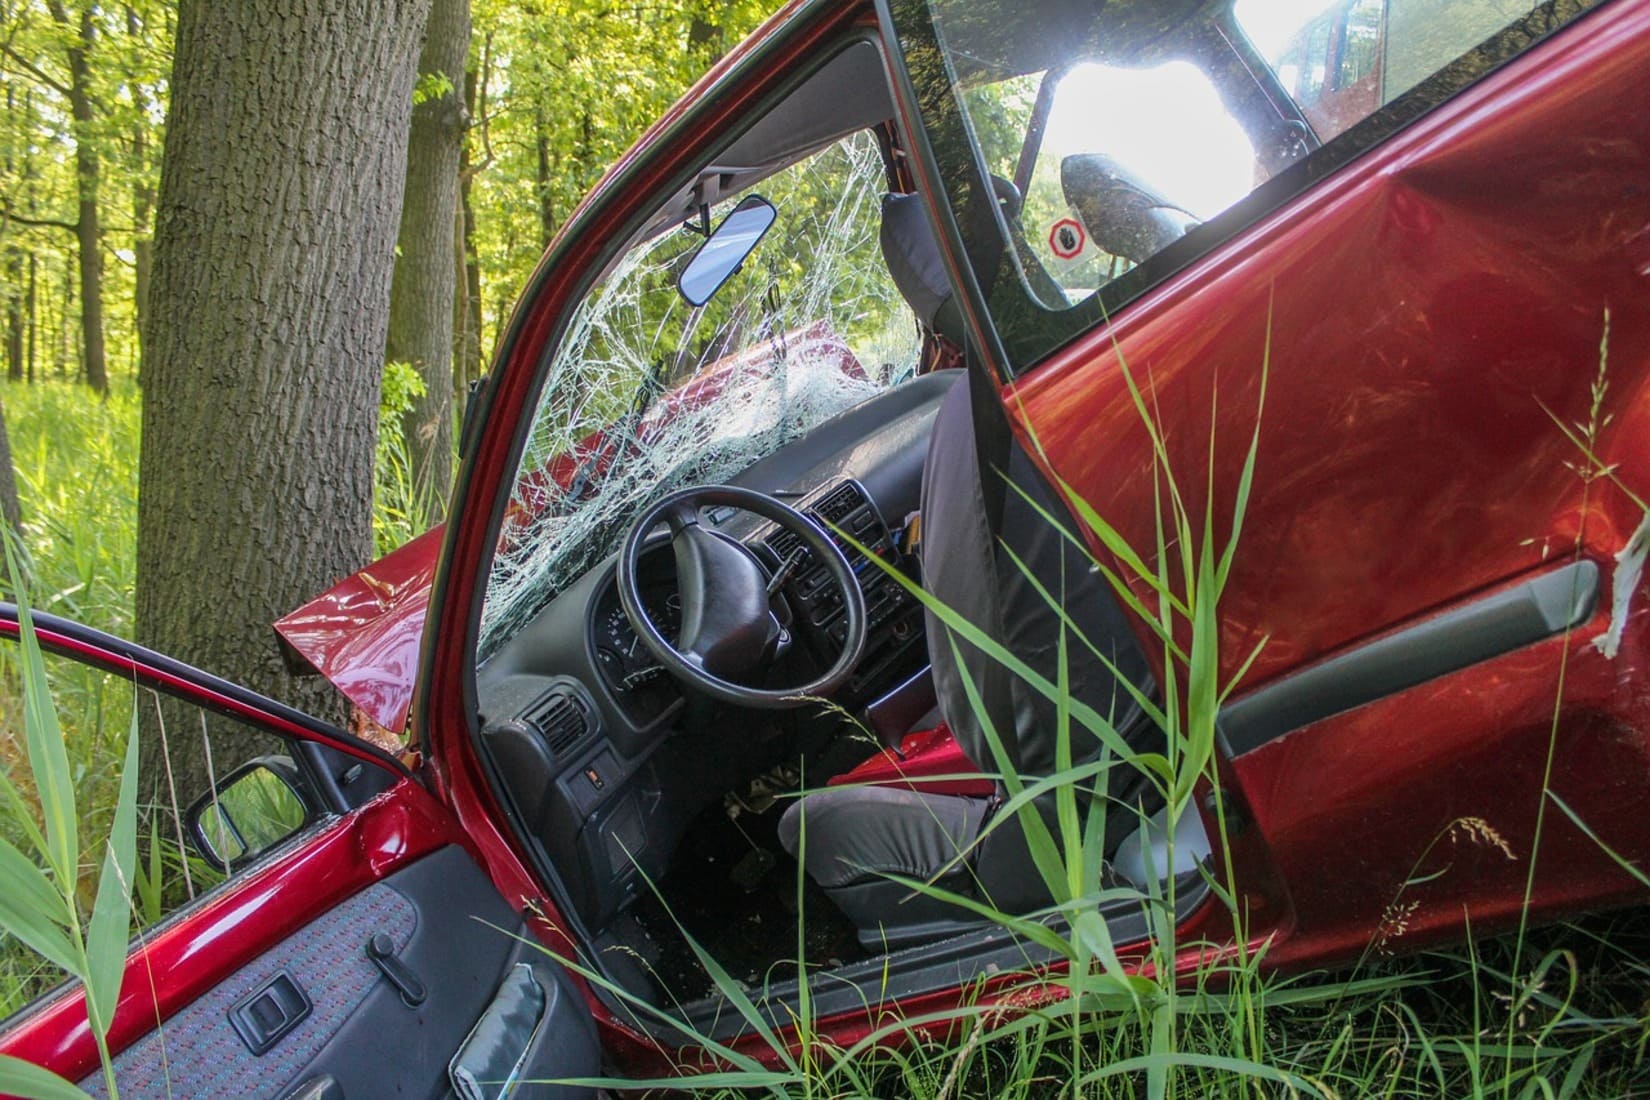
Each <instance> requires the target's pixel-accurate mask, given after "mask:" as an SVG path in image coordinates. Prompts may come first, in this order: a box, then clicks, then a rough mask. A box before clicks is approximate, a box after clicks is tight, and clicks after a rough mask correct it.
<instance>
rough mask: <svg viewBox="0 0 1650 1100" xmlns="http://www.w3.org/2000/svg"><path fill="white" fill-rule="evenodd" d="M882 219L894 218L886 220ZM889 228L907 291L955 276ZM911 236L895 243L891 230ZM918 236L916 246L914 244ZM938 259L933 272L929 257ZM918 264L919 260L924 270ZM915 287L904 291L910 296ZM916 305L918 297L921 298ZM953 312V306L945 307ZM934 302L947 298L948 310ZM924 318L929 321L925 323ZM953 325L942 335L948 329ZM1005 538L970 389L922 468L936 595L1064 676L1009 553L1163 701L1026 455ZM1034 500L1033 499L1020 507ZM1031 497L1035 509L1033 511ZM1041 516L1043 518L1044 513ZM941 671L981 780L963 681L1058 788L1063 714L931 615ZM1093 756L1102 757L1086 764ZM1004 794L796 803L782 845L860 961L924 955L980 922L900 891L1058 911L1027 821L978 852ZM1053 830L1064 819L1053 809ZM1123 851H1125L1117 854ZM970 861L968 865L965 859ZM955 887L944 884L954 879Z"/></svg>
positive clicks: (910, 231) (933, 437) (979, 744)
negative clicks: (848, 923)
mask: <svg viewBox="0 0 1650 1100" xmlns="http://www.w3.org/2000/svg"><path fill="white" fill-rule="evenodd" d="M884 209H885V215H886V212H887V210H888V207H887V206H886V205H885V208H884ZM917 213H918V214H919V216H918V217H916V218H911V217H902V218H899V219H893V220H891V219H888V218H887V217H886V216H885V220H884V223H883V246H884V251H885V253H891V252H892V251H893V250H897V251H898V253H899V254H900V255H901V256H903V257H905V258H906V259H905V262H904V263H903V264H896V263H895V262H894V260H893V257H892V255H890V267H891V268H893V269H894V270H895V272H896V275H897V274H898V272H899V271H900V268H901V267H902V266H903V267H904V268H905V270H906V271H907V272H909V271H911V270H913V269H916V270H927V271H930V272H931V271H934V270H943V268H940V267H938V259H937V256H938V244H937V243H936V242H935V241H934V239H933V235H932V232H931V230H929V228H928V223H927V220H926V218H925V217H921V216H920V211H917ZM896 224H897V226H898V228H897V230H896V231H895V232H897V234H898V236H897V237H896V238H895V239H894V240H893V241H890V237H891V236H895V233H893V232H891V231H890V227H891V226H894V225H896ZM914 234H915V235H914ZM925 250H929V251H931V252H932V254H933V257H934V258H933V260H932V262H931V263H930V262H928V261H926V260H924V259H922V257H924V256H925V254H926V253H925ZM911 257H917V259H916V261H914V262H913V261H912V260H911V259H910V258H911ZM901 281H902V283H903V280H901ZM925 286H926V288H927V291H926V297H925V298H923V299H921V302H922V305H920V306H919V304H918V301H913V302H912V305H913V307H914V308H917V309H918V313H919V315H920V316H923V319H924V320H925V321H928V322H929V323H930V324H932V323H933V320H934V319H935V318H936V316H937V317H940V318H943V317H944V314H945V308H944V307H945V304H946V303H945V302H944V301H943V296H942V295H941V294H939V293H937V292H936V288H935V287H934V285H933V283H932V281H925ZM908 296H909V295H908ZM944 296H948V293H947V294H946V295H944ZM936 298H941V299H942V300H941V301H939V303H938V306H937V307H936V302H935V300H936ZM924 306H926V307H927V308H923V307H924ZM942 323H943V321H942ZM1006 473H1007V476H1008V480H1009V482H1010V486H1009V487H1008V488H1007V491H1006V493H1005V500H1004V505H1003V519H1002V525H1001V533H1000V536H999V535H998V534H997V533H994V532H993V531H991V530H990V527H989V523H988V520H987V514H988V513H987V510H986V504H985V493H984V491H983V487H982V485H981V482H980V463H979V461H978V459H977V450H976V438H975V430H974V416H973V409H972V407H971V396H970V386H969V383H968V380H967V379H966V378H964V379H959V380H958V382H957V384H956V385H954V386H952V387H951V390H950V392H949V393H948V394H947V396H946V397H945V398H944V400H943V401H942V403H941V406H940V409H939V412H938V414H937V416H936V417H935V420H934V425H933V429H932V432H931V434H930V437H929V446H928V456H927V460H926V463H925V465H924V468H923V481H922V497H921V506H922V516H923V537H922V543H921V547H920V553H921V558H922V570H923V583H924V586H925V587H926V588H927V589H928V590H929V591H930V592H931V593H933V594H934V595H935V596H936V597H937V598H938V599H939V600H940V601H941V602H942V603H944V604H946V605H947V606H949V607H950V608H952V609H953V610H955V611H956V612H958V613H959V614H961V615H962V616H963V617H964V618H966V619H967V620H968V621H969V622H971V623H974V624H976V625H977V626H979V627H981V628H982V629H984V630H986V631H987V632H989V633H990V635H991V636H992V637H993V638H994V639H995V640H996V641H997V642H998V643H1000V644H1002V645H1003V646H1005V647H1006V648H1007V649H1008V650H1009V651H1011V652H1013V653H1015V654H1016V655H1017V656H1019V657H1020V658H1021V659H1022V660H1024V661H1026V662H1027V663H1028V664H1029V665H1030V666H1031V667H1032V668H1034V669H1036V670H1037V671H1038V672H1039V673H1040V674H1041V675H1043V676H1045V677H1047V678H1048V679H1049V680H1051V681H1052V680H1055V679H1056V677H1057V672H1058V645H1059V635H1060V629H1061V619H1060V616H1059V614H1058V612H1057V611H1056V609H1055V608H1054V607H1052V606H1050V605H1049V603H1048V602H1047V601H1045V600H1044V598H1043V597H1042V595H1041V594H1040V593H1039V592H1038V590H1037V586H1036V585H1034V584H1033V583H1032V581H1031V580H1030V579H1028V577H1027V576H1026V575H1025V573H1024V572H1022V571H1021V569H1020V567H1019V566H1017V565H1016V564H1015V563H1014V560H1013V558H1012V557H1010V556H1009V555H1010V551H1011V552H1012V554H1013V555H1014V556H1017V557H1018V558H1019V559H1020V561H1021V562H1023V563H1024V564H1025V566H1026V569H1027V570H1029V572H1030V573H1031V575H1032V576H1033V577H1035V578H1036V580H1037V582H1038V583H1040V584H1041V585H1042V586H1043V587H1045V588H1046V589H1047V590H1048V591H1049V592H1051V593H1056V594H1058V593H1062V592H1063V593H1064V600H1063V602H1064V606H1065V609H1066V612H1067V613H1068V614H1069V615H1070V616H1071V619H1072V621H1074V622H1076V623H1078V624H1080V625H1081V626H1082V628H1083V630H1084V632H1085V634H1086V635H1087V637H1088V639H1089V640H1090V642H1091V643H1093V645H1094V646H1095V647H1096V648H1099V649H1101V650H1102V651H1103V652H1106V654H1107V656H1108V657H1109V659H1110V660H1111V661H1112V663H1113V665H1114V666H1115V667H1116V668H1117V670H1118V671H1119V672H1120V673H1121V674H1122V676H1123V677H1125V678H1126V679H1127V680H1128V681H1129V682H1130V683H1132V684H1133V686H1134V687H1135V688H1136V689H1138V690H1139V691H1140V692H1141V693H1142V694H1144V695H1147V696H1149V695H1151V694H1152V692H1153V691H1154V684H1153V681H1152V677H1151V673H1150V670H1149V667H1148V666H1147V664H1146V661H1145V657H1144V655H1143V654H1142V653H1141V652H1140V649H1139V646H1138V645H1137V643H1136V641H1135V638H1134V635H1133V633H1132V631H1131V630H1130V628H1129V625H1128V622H1127V620H1126V619H1125V618H1124V616H1123V614H1122V611H1121V609H1120V608H1119V607H1118V605H1117V603H1116V600H1115V599H1114V597H1113V594H1112V592H1111V590H1110V588H1109V586H1108V584H1107V582H1106V581H1105V579H1104V578H1103V577H1102V576H1101V575H1100V574H1099V573H1097V572H1095V571H1093V570H1092V569H1091V567H1090V564H1089V562H1088V560H1087V558H1086V556H1085V555H1084V554H1083V553H1082V552H1081V551H1079V550H1077V549H1076V548H1075V547H1074V546H1073V545H1072V543H1071V541H1070V539H1069V538H1068V535H1067V533H1065V532H1062V530H1060V529H1059V528H1056V527H1055V526H1053V525H1052V524H1051V523H1049V522H1048V520H1047V519H1045V518H1044V515H1042V514H1039V511H1038V509H1039V508H1041V509H1042V511H1043V512H1044V513H1046V514H1047V515H1050V516H1055V517H1062V518H1063V517H1065V516H1066V514H1067V513H1066V509H1065V507H1064V505H1063V504H1061V503H1060V502H1059V501H1058V500H1057V498H1056V497H1055V495H1054V493H1053V492H1052V491H1051V490H1050V489H1049V487H1048V486H1047V485H1046V484H1045V483H1044V481H1043V479H1042V478H1041V476H1040V475H1039V474H1038V473H1037V471H1036V470H1035V468H1034V467H1033V465H1032V463H1031V461H1030V459H1029V458H1028V457H1027V456H1026V455H1025V453H1024V452H1023V451H1022V450H1020V448H1019V447H1018V446H1013V447H1012V448H1011V451H1010V454H1009V458H1008V462H1007V471H1006ZM1022 494H1024V495H1022ZM1028 497H1029V500H1028V499H1027V498H1028ZM1032 502H1035V506H1034V504H1033V503H1032ZM926 626H927V636H928V652H929V659H930V662H931V664H932V667H933V680H934V688H935V694H936V696H937V699H938V703H939V711H940V714H941V716H942V717H943V718H944V719H945V722H946V724H947V725H948V726H949V727H950V728H951V731H952V734H953V736H955V737H956V739H957V742H958V744H959V746H960V747H961V748H962V749H963V751H964V752H965V753H966V754H967V755H968V757H969V759H970V760H971V761H973V762H974V763H975V765H976V766H979V767H981V769H982V770H987V771H993V772H994V771H996V770H997V769H996V768H995V767H994V766H993V761H994V759H995V758H994V756H993V754H992V752H991V750H990V746H989V742H988V740H987V738H986V734H985V732H984V729H983V728H982V726H981V723H980V721H979V719H978V717H977V716H976V713H975V710H974V708H973V706H972V705H971V704H970V702H969V699H968V693H967V690H966V688H965V686H964V675H963V670H964V669H965V668H966V670H967V678H968V680H970V681H971V682H972V683H973V685H974V686H975V688H976V690H977V691H978V694H979V697H980V701H981V704H982V709H983V711H984V712H985V714H986V715H987V716H988V717H989V719H990V722H991V727H992V728H993V729H995V730H997V731H998V733H999V736H1000V739H1001V740H1002V741H1003V742H1004V747H1005V749H1006V750H1007V754H1008V757H1009V759H1010V760H1011V761H1012V762H1013V764H1014V766H1015V768H1016V769H1017V771H1018V772H1019V774H1021V775H1022V776H1036V775H1048V774H1051V773H1053V772H1054V771H1056V770H1057V767H1056V759H1055V753H1056V745H1055V739H1056V730H1057V712H1056V708H1055V705H1054V704H1053V703H1052V702H1050V701H1048V700H1047V699H1045V698H1043V697H1042V696H1041V695H1040V694H1038V693H1037V692H1036V691H1035V690H1034V689H1032V688H1030V687H1029V686H1027V685H1026V684H1024V683H1022V682H1020V681H1019V680H1018V678H1016V677H1015V676H1013V675H1012V674H1010V673H1009V672H1008V671H1007V670H1006V669H1004V668H1002V667H1001V666H1000V665H999V664H998V663H997V662H996V661H995V660H993V659H992V658H990V657H988V656H986V655H985V654H984V653H982V652H980V651H979V650H977V649H975V648H974V647H973V646H971V645H969V644H968V643H966V642H964V641H963V640H962V639H961V638H959V637H956V636H954V635H953V634H952V632H951V631H950V630H949V628H947V627H946V626H945V624H944V623H943V622H942V621H941V620H940V619H939V618H938V617H937V616H935V615H934V614H933V613H929V615H928V617H927V624H926ZM1067 664H1068V674H1069V677H1070V684H1071V691H1072V695H1073V697H1074V698H1077V699H1080V700H1081V701H1082V702H1084V703H1086V704H1088V705H1089V706H1091V707H1093V708H1094V709H1095V710H1096V711H1097V712H1098V713H1100V714H1102V715H1108V716H1110V717H1111V720H1112V724H1113V726H1114V727H1115V728H1116V729H1118V730H1119V731H1122V732H1124V733H1125V735H1126V736H1129V735H1130V731H1133V733H1132V737H1131V739H1135V738H1149V737H1153V736H1156V737H1160V736H1161V734H1158V733H1157V732H1156V730H1155V728H1153V727H1151V726H1150V723H1149V722H1143V721H1142V720H1141V719H1142V716H1141V712H1140V708H1139V706H1138V705H1137V704H1136V703H1135V702H1134V699H1133V697H1132V696H1131V694H1130V693H1129V691H1128V690H1127V689H1126V688H1125V686H1124V685H1123V684H1122V683H1120V682H1119V681H1118V680H1117V679H1116V678H1115V677H1114V676H1113V675H1112V673H1111V672H1110V671H1109V670H1108V669H1107V668H1106V667H1105V665H1104V664H1102V663H1101V661H1100V660H1099V659H1098V658H1097V657H1096V656H1095V655H1094V654H1093V653H1092V652H1090V651H1089V650H1088V648H1087V647H1085V646H1084V645H1082V644H1081V643H1080V642H1076V641H1075V640H1073V641H1071V643H1070V644H1069V646H1068V653H1067ZM1072 737H1073V739H1074V745H1073V755H1074V756H1075V757H1076V758H1077V759H1078V760H1082V759H1085V758H1088V757H1091V756H1094V755H1097V753H1098V749H1099V746H1098V743H1097V742H1094V741H1093V740H1092V739H1091V738H1090V736H1089V734H1087V733H1086V732H1085V731H1083V730H1082V729H1081V728H1080V727H1077V726H1075V725H1074V726H1073V731H1072ZM1090 749H1092V750H1093V751H1086V750H1090ZM1134 778H1135V777H1134V775H1133V773H1132V772H1131V771H1130V769H1127V768H1118V769H1115V770H1114V772H1113V777H1112V779H1111V781H1110V783H1111V789H1110V791H1109V793H1110V794H1111V795H1112V796H1113V797H1114V798H1118V799H1123V798H1127V797H1128V796H1129V795H1130V794H1131V793H1133V786H1134V783H1133V779H1134ZM1002 796H1003V791H1002V788H1001V785H1000V784H999V788H998V791H997V794H996V795H995V796H993V797H989V798H981V797H968V796H962V795H944V794H931V793H926V792H921V791H915V790H909V789H906V788H903V787H840V788H831V789H827V790H822V791H818V792H816V793H813V794H809V795H807V796H805V797H803V798H801V799H799V800H797V802H795V803H794V804H793V805H792V806H791V807H790V808H789V809H788V810H787V811H786V812H785V814H784V816H783V818H782V819H781V821H780V825H779V836H780V841H781V842H782V843H783V844H784V846H785V849H786V850H787V851H788V852H790V853H791V855H792V856H793V857H796V858H797V859H798V860H799V861H800V862H801V863H802V865H803V866H804V868H805V869H806V870H807V872H808V874H809V875H810V876H811V877H812V878H813V879H814V881H815V882H816V883H818V884H819V885H820V887H821V888H823V889H824V890H825V892H826V894H827V895H828V896H829V897H830V898H831V900H832V901H833V902H834V903H835V904H836V905H837V907H838V908H839V909H841V910H842V911H843V913H844V914H846V915H847V916H848V917H849V918H850V919H851V920H852V921H853V922H854V925H855V928H856V929H857V932H858V937H859V940H860V942H861V944H862V945H863V946H865V947H866V948H868V949H872V950H881V949H893V948H898V947H902V946H906V945H909V944H914V943H920V942H924V941H928V940H932V939H936V938H940V937H942V936H944V935H947V934H951V933H954V932H956V931H959V930H960V929H961V928H963V927H966V926H968V925H970V924H977V923H978V922H979V917H978V916H976V915H975V914H973V913H972V912H969V911H967V910H965V909H962V908H959V907H957V906H955V905H952V904H950V903H948V902H944V901H941V900H938V899H935V898H932V897H929V896H928V895H925V894H920V893H917V892H916V891H913V890H911V889H909V888H908V887H906V886H904V885H901V884H900V883H898V882H895V881H893V880H892V879H891V878H889V877H888V876H890V875H900V876H904V877H908V878H914V879H924V880H934V881H935V882H936V885H938V886H941V887H943V888H944V889H946V890H949V891H952V892H954V893H957V894H961V895H964V896H967V897H970V898H973V899H976V900H978V901H981V902H985V903H987V904H989V905H991V906H992V907H994V908H995V909H997V910H998V911H1000V912H1005V913H1014V914H1024V913H1027V912H1030V911H1032V910H1035V909H1038V908H1041V907H1043V906H1046V905H1048V904H1049V903H1050V897H1049V894H1048V890H1047V888H1046V886H1045V885H1044V883H1043V880H1042V876H1041V875H1040V874H1039V873H1038V871H1037V868H1036V866H1035V864H1034V863H1033V861H1032V859H1031V856H1030V852H1029V850H1028V848H1027V845H1026V840H1025V836H1024V833H1023V831H1022V829H1021V827H1020V824H1019V822H1018V821H1017V820H1006V821H1004V822H1002V823H1001V824H1000V825H999V826H998V827H997V828H995V829H993V830H992V831H991V832H990V833H988V834H986V835H985V836H984V839H983V840H982V839H981V835H982V833H984V832H985V829H986V827H987V825H988V824H990V823H991V822H992V821H993V820H994V818H995V817H996V815H997V813H998V810H999V806H1000V804H1001V801H1002ZM1039 809H1040V810H1043V811H1044V816H1045V817H1046V818H1049V819H1050V820H1052V816H1053V815H1052V807H1048V808H1046V809H1045V808H1043V807H1039ZM1116 839H1121V837H1119V838H1116ZM959 855H962V856H964V858H962V859H958V856H959ZM953 863H954V864H955V866H952V867H951V868H950V869H949V870H947V871H946V873H945V874H944V875H943V876H941V877H938V878H937V879H936V878H935V876H937V875H939V873H940V872H941V871H942V870H944V869H946V868H947V865H949V864H953Z"/></svg>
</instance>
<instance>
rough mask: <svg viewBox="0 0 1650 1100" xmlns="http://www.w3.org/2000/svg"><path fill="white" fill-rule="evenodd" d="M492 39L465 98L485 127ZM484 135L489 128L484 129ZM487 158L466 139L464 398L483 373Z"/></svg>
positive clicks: (462, 196)
mask: <svg viewBox="0 0 1650 1100" xmlns="http://www.w3.org/2000/svg"><path fill="white" fill-rule="evenodd" d="M491 44H492V43H491V39H489V40H488V41H487V42H486V43H485V44H484V45H483V47H482V57H481V65H480V67H479V68H480V71H479V72H477V71H475V70H471V71H470V72H469V73H467V74H466V75H465V78H464V102H465V103H466V105H467V106H468V108H469V113H470V117H471V118H472V119H475V120H478V121H479V123H480V125H481V126H482V127H485V126H486V125H487V122H486V111H487V83H488V78H489V75H490V73H489V69H490V68H491V60H492V50H491ZM481 133H482V136H483V139H484V140H485V137H486V130H485V129H483V130H482V131H481ZM490 158H491V154H490V153H488V156H487V159H486V160H483V162H482V163H480V164H474V163H472V162H471V159H470V143H469V142H465V143H464V148H463V152H462V155H461V158H460V161H459V173H458V199H459V221H460V225H459V233H460V235H461V245H460V253H459V255H460V260H461V263H462V265H463V272H462V276H463V287H464V290H463V293H462V294H460V296H459V297H460V299H461V300H462V307H463V322H462V324H461V326H460V331H461V332H462V333H463V344H462V347H461V348H460V350H459V355H460V362H461V364H462V369H461V370H460V371H459V372H458V377H457V379H456V380H457V382H458V384H459V385H458V393H459V394H460V395H462V398H461V399H462V400H464V401H468V400H469V386H470V383H471V382H474V381H475V380H476V379H478V378H480V377H481V323H482V321H481V310H482V301H481V257H480V254H479V253H478V252H477V250H476V211H475V204H474V202H473V201H472V200H471V189H472V185H473V183H474V182H475V177H476V173H478V172H480V171H482V170H483V169H485V168H486V167H487V160H490Z"/></svg>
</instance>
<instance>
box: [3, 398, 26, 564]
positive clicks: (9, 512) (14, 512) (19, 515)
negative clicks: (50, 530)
mask: <svg viewBox="0 0 1650 1100" xmlns="http://www.w3.org/2000/svg"><path fill="white" fill-rule="evenodd" d="M0 521H3V522H4V523H5V525H6V528H7V529H8V530H10V531H11V533H12V534H14V535H17V536H19V537H21V536H22V534H23V509H22V507H21V506H19V504H18V503H17V473H16V471H15V470H14V469H13V468H12V464H11V439H10V438H9V437H8V436H7V434H6V410H5V407H4V406H3V405H0Z"/></svg>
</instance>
